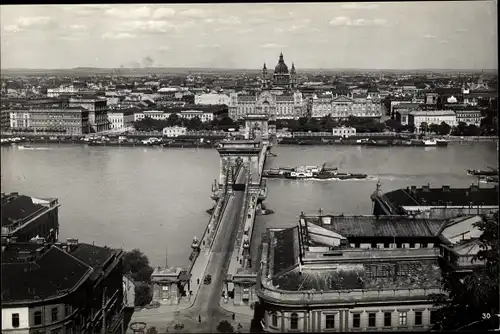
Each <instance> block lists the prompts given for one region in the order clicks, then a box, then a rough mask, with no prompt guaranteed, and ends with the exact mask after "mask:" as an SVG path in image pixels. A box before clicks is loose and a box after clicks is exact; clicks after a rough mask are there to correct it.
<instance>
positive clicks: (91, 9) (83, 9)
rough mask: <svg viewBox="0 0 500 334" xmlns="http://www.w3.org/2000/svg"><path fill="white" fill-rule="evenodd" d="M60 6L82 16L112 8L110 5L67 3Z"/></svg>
mask: <svg viewBox="0 0 500 334" xmlns="http://www.w3.org/2000/svg"><path fill="white" fill-rule="evenodd" d="M58 7H59V8H61V9H62V10H65V11H68V12H71V13H72V14H74V15H80V16H87V15H93V14H95V13H96V12H98V11H102V10H106V9H109V8H111V7H110V5H67V6H58Z"/></svg>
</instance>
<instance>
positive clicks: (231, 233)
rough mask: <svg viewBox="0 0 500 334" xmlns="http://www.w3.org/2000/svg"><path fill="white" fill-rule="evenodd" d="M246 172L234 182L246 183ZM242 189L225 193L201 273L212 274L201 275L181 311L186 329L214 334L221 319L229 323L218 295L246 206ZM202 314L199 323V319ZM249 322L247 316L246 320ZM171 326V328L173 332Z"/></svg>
mask: <svg viewBox="0 0 500 334" xmlns="http://www.w3.org/2000/svg"><path fill="white" fill-rule="evenodd" d="M246 177H247V173H245V171H244V170H243V169H242V170H241V171H240V173H239V175H238V177H237V183H245V180H246ZM244 194H245V192H244V191H233V192H232V193H231V194H228V195H226V196H228V197H229V198H227V200H228V203H227V206H226V209H225V210H224V213H223V214H222V217H221V221H220V225H219V228H218V230H217V234H216V236H215V239H214V244H213V246H212V249H211V250H210V251H209V254H208V264H207V266H206V268H205V273H204V276H206V275H211V276H212V283H211V284H209V285H205V284H203V278H204V276H203V277H199V278H200V285H199V286H198V289H197V293H196V295H195V301H194V304H193V305H192V306H191V307H190V308H189V309H186V310H184V311H181V312H180V314H179V317H178V320H179V321H181V322H182V323H183V324H184V325H185V330H184V331H186V330H187V332H191V333H193V332H196V333H210V332H211V333H216V332H217V331H216V328H217V325H218V324H219V322H220V321H221V320H224V319H226V320H228V321H230V322H231V314H230V313H228V312H227V311H225V310H223V309H221V308H220V306H219V305H220V298H221V295H222V289H223V284H224V282H223V281H224V278H225V277H226V273H227V270H228V267H229V262H230V260H231V255H232V253H233V250H234V240H235V237H236V233H237V231H238V227H239V225H240V224H241V223H242V222H240V221H239V220H240V214H241V211H242V210H243V209H244V207H245V205H244V204H245V203H244ZM197 278H198V277H192V282H193V284H197ZM198 317H201V322H199V318H198ZM247 321H249V319H247ZM172 330H173V329H171V331H172Z"/></svg>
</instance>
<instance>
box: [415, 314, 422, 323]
mask: <svg viewBox="0 0 500 334" xmlns="http://www.w3.org/2000/svg"><path fill="white" fill-rule="evenodd" d="M421 325H422V312H421V311H415V326H421Z"/></svg>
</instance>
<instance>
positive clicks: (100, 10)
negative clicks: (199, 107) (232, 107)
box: [0, 1, 498, 71]
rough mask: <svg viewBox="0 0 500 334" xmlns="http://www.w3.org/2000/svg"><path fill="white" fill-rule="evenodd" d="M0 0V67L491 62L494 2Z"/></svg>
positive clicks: (493, 65) (471, 66) (478, 65)
mask: <svg viewBox="0 0 500 334" xmlns="http://www.w3.org/2000/svg"><path fill="white" fill-rule="evenodd" d="M0 8H1V13H0V14H1V20H2V24H1V47H2V48H1V59H2V68H3V69H11V68H25V69H65V68H75V67H98V68H119V67H121V66H123V67H133V68H134V67H135V68H138V67H203V68H227V69H240V68H241V69H259V68H261V67H262V64H263V63H264V62H265V63H266V64H267V66H268V68H269V69H270V70H271V69H273V68H274V66H275V65H276V63H277V60H278V56H279V53H280V52H283V54H284V58H285V62H286V63H287V64H288V65H289V66H291V63H292V62H294V63H295V65H296V67H297V69H298V70H299V71H300V69H301V68H303V69H315V68H323V69H380V70H383V69H401V70H411V69H457V70H461V69H463V70H482V69H485V70H487V69H497V68H498V63H497V36H496V35H497V29H496V28H497V27H496V25H497V14H496V2H494V1H474V2H466V1H463V2H425V3H423V2H420V3H419V2H413V3H393V2H391V3H307V4H303V3H292V4H251V6H250V5H249V4H207V5H194V4H193V5H180V4H179V5H176V4H170V5H143V4H136V5H60V6H58V5H46V6H35V5H33V6H1V7H0ZM27 45H29V47H26V46H27ZM429 55H430V57H429Z"/></svg>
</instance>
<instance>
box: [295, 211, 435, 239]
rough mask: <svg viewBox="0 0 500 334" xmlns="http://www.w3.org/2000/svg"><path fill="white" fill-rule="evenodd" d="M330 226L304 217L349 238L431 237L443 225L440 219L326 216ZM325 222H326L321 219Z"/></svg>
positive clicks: (316, 219) (314, 218)
mask: <svg viewBox="0 0 500 334" xmlns="http://www.w3.org/2000/svg"><path fill="white" fill-rule="evenodd" d="M328 217H330V219H329V220H330V224H323V223H321V222H320V221H319V217H306V218H305V220H306V221H307V222H309V223H313V224H316V225H320V226H322V227H323V228H325V229H328V230H330V231H333V232H336V233H338V234H340V235H342V236H344V237H346V238H349V237H433V236H436V235H437V233H438V232H439V230H440V228H441V226H443V224H444V223H445V222H444V221H443V220H441V219H410V218H408V217H404V216H403V217H399V216H380V217H379V218H377V217H375V216H328ZM323 221H324V222H325V221H326V220H324V219H323Z"/></svg>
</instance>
